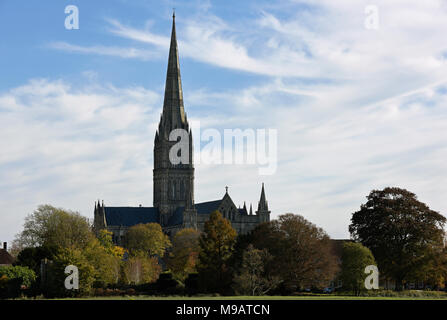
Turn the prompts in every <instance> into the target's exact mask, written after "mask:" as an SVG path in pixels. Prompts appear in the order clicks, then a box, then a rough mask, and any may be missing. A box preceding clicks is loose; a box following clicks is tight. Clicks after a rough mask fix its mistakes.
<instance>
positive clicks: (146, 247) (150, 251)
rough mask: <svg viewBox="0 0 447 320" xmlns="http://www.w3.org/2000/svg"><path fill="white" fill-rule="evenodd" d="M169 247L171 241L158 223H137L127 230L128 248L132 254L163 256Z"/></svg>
mask: <svg viewBox="0 0 447 320" xmlns="http://www.w3.org/2000/svg"><path fill="white" fill-rule="evenodd" d="M169 247H171V241H170V240H169V237H168V236H167V235H165V234H164V233H163V230H162V229H161V226H160V225H159V224H158V223H147V224H137V225H135V226H132V227H130V228H129V230H128V231H127V249H129V253H130V254H131V255H139V254H140V253H144V254H146V255H149V256H154V255H158V256H160V257H162V256H163V255H164V253H165V251H166V249H167V248H169Z"/></svg>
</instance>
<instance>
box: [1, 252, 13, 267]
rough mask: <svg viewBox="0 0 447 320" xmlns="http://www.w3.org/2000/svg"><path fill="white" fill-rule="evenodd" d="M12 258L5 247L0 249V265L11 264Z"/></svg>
mask: <svg viewBox="0 0 447 320" xmlns="http://www.w3.org/2000/svg"><path fill="white" fill-rule="evenodd" d="M13 262H14V258H13V257H12V256H11V255H10V254H9V253H8V251H6V250H5V249H0V265H4V264H6V265H11V264H12V263H13Z"/></svg>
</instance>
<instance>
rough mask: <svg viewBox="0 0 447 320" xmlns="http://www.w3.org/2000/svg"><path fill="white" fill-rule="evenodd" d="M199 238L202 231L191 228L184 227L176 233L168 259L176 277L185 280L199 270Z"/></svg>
mask: <svg viewBox="0 0 447 320" xmlns="http://www.w3.org/2000/svg"><path fill="white" fill-rule="evenodd" d="M199 238H200V232H199V231H197V230H195V229H191V228H186V229H182V230H180V231H179V232H177V233H176V234H175V236H174V239H173V241H172V250H171V252H170V254H169V258H168V260H167V262H168V267H169V268H170V269H171V270H172V273H173V277H174V278H175V279H177V280H180V281H182V282H183V281H185V279H186V277H188V275H189V274H190V273H194V272H197V270H196V269H197V268H196V265H197V261H198V258H199V252H200V243H199Z"/></svg>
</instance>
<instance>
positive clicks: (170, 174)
mask: <svg viewBox="0 0 447 320" xmlns="http://www.w3.org/2000/svg"><path fill="white" fill-rule="evenodd" d="M174 129H184V130H185V131H186V132H187V133H188V139H189V141H188V142H189V144H188V146H189V157H188V158H189V161H188V163H180V164H172V163H171V161H170V158H169V151H170V150H171V148H172V146H173V145H174V144H176V143H177V141H170V140H169V135H170V133H171V131H172V130H174ZM193 203H194V166H193V148H192V134H191V131H190V128H189V124H188V120H187V118H186V113H185V108H184V105H183V92H182V80H181V76H180V63H179V53H178V46H177V35H176V30H175V14H174V15H173V16H172V32H171V44H170V48H169V58H168V68H167V72H166V86H165V95H164V101H163V112H162V114H161V118H160V123H159V125H158V130H157V132H156V133H155V140H154V207H157V208H158V210H159V213H160V222H161V224H162V225H166V224H168V223H169V219H170V217H171V216H172V214H173V213H174V211H175V210H176V209H177V208H179V207H183V208H184V207H186V206H192V204H193Z"/></svg>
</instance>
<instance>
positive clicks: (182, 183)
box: [180, 180, 185, 200]
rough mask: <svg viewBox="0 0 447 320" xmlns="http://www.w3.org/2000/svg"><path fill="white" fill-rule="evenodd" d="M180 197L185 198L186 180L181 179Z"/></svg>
mask: <svg viewBox="0 0 447 320" xmlns="http://www.w3.org/2000/svg"><path fill="white" fill-rule="evenodd" d="M180 199H182V200H183V199H185V181H183V180H182V181H180Z"/></svg>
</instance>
